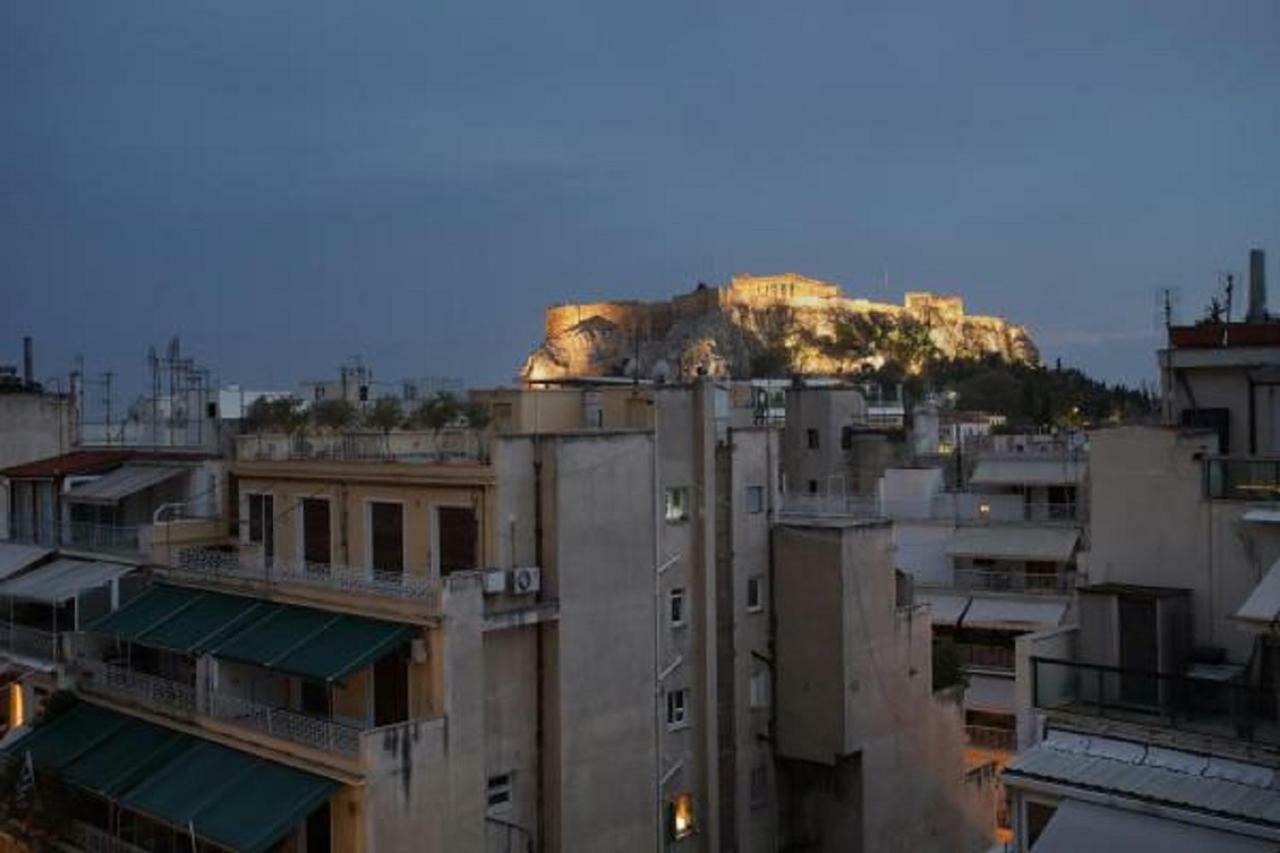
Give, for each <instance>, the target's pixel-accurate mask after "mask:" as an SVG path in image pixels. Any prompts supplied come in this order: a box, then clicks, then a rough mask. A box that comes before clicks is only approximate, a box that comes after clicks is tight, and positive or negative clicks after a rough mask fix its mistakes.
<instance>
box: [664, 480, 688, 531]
mask: <svg viewBox="0 0 1280 853" xmlns="http://www.w3.org/2000/svg"><path fill="white" fill-rule="evenodd" d="M666 516H667V521H668V522H673V523H674V522H680V521H688V520H689V487H688V486H672V487H671V488H668V489H667V491H666Z"/></svg>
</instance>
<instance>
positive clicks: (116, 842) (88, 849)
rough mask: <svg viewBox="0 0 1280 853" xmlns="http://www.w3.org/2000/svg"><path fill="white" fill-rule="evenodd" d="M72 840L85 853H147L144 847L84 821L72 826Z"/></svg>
mask: <svg viewBox="0 0 1280 853" xmlns="http://www.w3.org/2000/svg"><path fill="white" fill-rule="evenodd" d="M71 838H72V841H73V843H74V844H75V845H76V847H78V848H80V849H81V850H83V851H84V853H147V850H146V848H144V847H139V846H137V845H136V844H130V843H129V842H128V841H125V840H124V839H121V838H116V837H115V836H114V835H112V834H111V833H109V832H106V831H104V830H101V829H98V828H97V827H96V826H90V825H89V824H87V823H84V822H82V821H75V822H74V823H73V824H72V825H71Z"/></svg>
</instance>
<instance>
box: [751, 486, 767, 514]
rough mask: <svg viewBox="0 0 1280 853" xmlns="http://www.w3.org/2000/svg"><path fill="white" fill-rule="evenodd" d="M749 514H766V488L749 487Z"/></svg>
mask: <svg viewBox="0 0 1280 853" xmlns="http://www.w3.org/2000/svg"><path fill="white" fill-rule="evenodd" d="M747 512H749V513H751V514H752V515H755V514H756V513H761V512H764V486H747Z"/></svg>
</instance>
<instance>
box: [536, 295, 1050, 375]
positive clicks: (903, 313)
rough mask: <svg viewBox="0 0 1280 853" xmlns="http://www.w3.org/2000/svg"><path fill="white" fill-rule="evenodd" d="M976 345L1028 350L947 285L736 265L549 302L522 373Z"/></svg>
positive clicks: (636, 369)
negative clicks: (588, 298)
mask: <svg viewBox="0 0 1280 853" xmlns="http://www.w3.org/2000/svg"><path fill="white" fill-rule="evenodd" d="M987 355H997V356H999V357H1001V358H1003V359H1005V360H1006V361H1009V362H1023V363H1036V362H1038V361H1039V354H1038V352H1037V351H1036V347H1035V344H1033V343H1032V341H1031V338H1030V336H1029V335H1028V334H1027V330H1026V329H1025V328H1023V327H1022V326H1018V325H1015V324H1013V323H1009V322H1008V321H1006V320H1004V319H1003V318H1000V317H986V316H973V315H967V314H965V312H964V303H963V301H962V300H961V299H960V298H959V297H956V296H939V295H936V294H932V293H908V294H907V295H906V298H905V300H904V301H903V304H902V305H890V304H888V303H880V302H870V301H868V300H865V299H854V298H849V297H846V296H845V295H844V294H843V293H842V292H841V289H840V287H839V286H837V285H834V284H830V283H827V282H823V281H817V280H815V279H810V278H805V277H803V276H798V275H794V274H786V275H777V276H735V277H734V278H733V280H732V281H731V282H730V283H729V285H728V286H726V287H708V286H706V285H699V286H698V288H697V289H696V290H694V291H693V292H691V293H686V294H682V295H679V296H676V297H675V298H673V299H671V300H667V301H662V302H637V301H621V302H597V303H589V304H575V305H557V306H554V307H552V308H549V309H547V325H546V340H544V341H543V343H542V344H541V345H540V346H539V347H538V348H537V349H535V350H534V351H533V352H532V353H530V355H529V358H528V359H527V360H526V361H525V364H524V367H523V369H522V375H523V377H524V378H525V379H526V380H529V381H538V380H548V379H560V378H566V377H576V376H631V375H635V374H637V373H638V374H639V375H640V376H642V377H654V376H664V377H668V378H683V377H689V376H693V375H696V374H697V373H698V372H699V371H700V370H705V371H706V372H708V373H710V374H711V375H713V376H735V377H750V376H786V375H790V374H793V373H800V374H808V375H820V374H821V375H830V374H838V373H850V372H855V371H858V370H860V369H862V368H864V367H873V368H874V367H881V366H883V365H885V364H886V363H894V364H897V365H900V366H901V367H903V368H904V369H906V370H908V371H912V372H914V371H918V370H919V369H920V368H921V367H922V366H923V365H924V364H925V363H927V362H928V361H930V360H932V359H935V358H958V357H972V358H977V357H982V356H987Z"/></svg>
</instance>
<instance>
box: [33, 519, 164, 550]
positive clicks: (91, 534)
mask: <svg viewBox="0 0 1280 853" xmlns="http://www.w3.org/2000/svg"><path fill="white" fill-rule="evenodd" d="M25 521H27V519H23V518H18V519H17V520H16V521H15V523H14V524H13V525H12V526H11V527H10V531H9V541H10V542H15V543H18V544H22V545H40V546H43V547H45V548H63V549H66V550H69V551H85V552H90V553H95V554H106V555H109V556H113V557H126V558H131V559H136V558H139V557H142V556H143V555H144V554H143V550H144V549H143V540H144V539H145V533H144V529H145V528H144V527H142V526H138V525H117V524H92V523H89V522H81V521H69V522H64V523H63V524H62V525H61V526H60V527H53V526H51V525H41V526H33V525H31V524H29V523H24V522H25Z"/></svg>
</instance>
